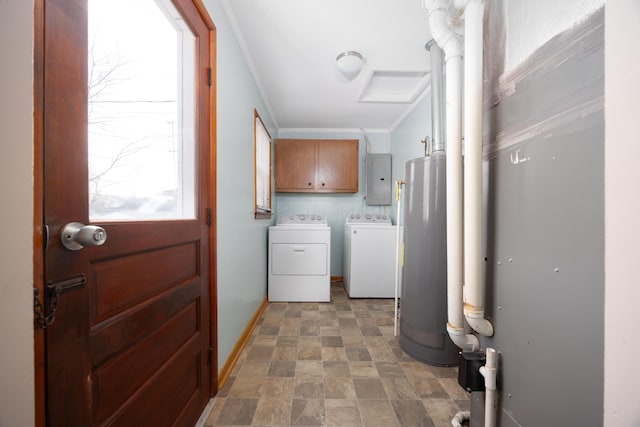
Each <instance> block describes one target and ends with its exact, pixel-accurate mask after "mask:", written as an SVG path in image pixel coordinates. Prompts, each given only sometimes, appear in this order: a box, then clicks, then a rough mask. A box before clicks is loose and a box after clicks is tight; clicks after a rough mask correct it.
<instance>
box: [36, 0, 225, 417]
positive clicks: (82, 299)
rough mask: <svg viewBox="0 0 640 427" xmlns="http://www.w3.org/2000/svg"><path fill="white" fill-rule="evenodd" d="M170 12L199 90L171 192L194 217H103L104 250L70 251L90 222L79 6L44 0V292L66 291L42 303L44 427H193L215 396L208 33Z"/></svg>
mask: <svg viewBox="0 0 640 427" xmlns="http://www.w3.org/2000/svg"><path fill="white" fill-rule="evenodd" d="M134 3H140V2H134ZM134 3H131V5H133V4H134ZM162 3H163V2H162V1H157V2H155V4H158V5H161V4H162ZM174 3H175V10H176V11H178V14H179V15H181V16H182V17H183V18H184V21H185V22H186V23H187V25H188V29H189V31H191V32H192V33H193V40H194V49H193V54H190V53H189V51H188V50H187V51H186V58H187V59H189V58H190V60H192V61H193V70H194V71H193V78H194V80H193V82H194V86H195V90H194V91H193V96H192V99H191V100H190V101H191V103H192V104H193V109H192V111H193V119H194V126H195V130H194V132H193V135H194V138H193V139H194V143H193V150H194V154H193V158H194V159H195V160H194V163H193V167H194V168H195V169H194V173H193V176H194V177H195V179H194V183H193V185H192V187H193V189H194V190H193V191H192V195H191V196H185V194H183V193H180V192H179V194H180V195H181V197H182V198H183V199H185V198H186V199H188V200H187V202H186V203H187V205H189V203H191V204H192V206H193V211H192V213H191V214H187V215H183V216H182V217H179V218H177V219H166V218H165V219H161V218H154V219H150V218H146V217H145V218H142V219H140V218H138V219H135V220H131V219H127V218H118V220H109V219H102V220H100V221H99V222H98V223H97V225H100V226H102V227H104V229H105V230H106V233H107V240H106V243H105V244H104V245H102V246H94V247H85V248H83V249H81V250H77V251H72V250H69V249H66V248H65V247H64V246H63V245H62V243H61V234H62V230H63V227H64V226H65V224H68V223H71V222H80V223H82V224H91V219H90V215H89V202H90V200H89V195H88V194H89V188H88V187H89V172H88V160H87V159H88V148H87V143H88V142H87V141H88V136H87V132H88V127H89V125H88V121H87V117H88V106H87V102H88V93H89V90H88V88H87V87H88V77H87V76H88V71H87V70H88V59H87V58H88V54H87V52H88V50H89V46H88V45H89V43H88V41H87V0H44V20H43V29H44V33H43V34H44V38H43V40H44V44H43V77H44V80H43V103H42V105H43V113H42V115H43V141H44V142H43V145H44V154H43V159H44V166H43V168H44V184H43V193H44V204H43V205H44V222H45V225H46V227H47V228H48V235H49V239H48V243H47V244H46V248H45V255H44V262H45V265H44V270H45V285H47V287H55V286H56V285H57V286H61V287H62V288H65V289H66V287H67V286H68V289H66V290H63V291H62V293H61V294H60V295H59V296H58V297H57V298H55V297H52V296H49V298H48V303H49V305H51V306H56V308H57V311H56V313H55V315H56V320H55V322H54V323H53V324H52V325H51V326H49V327H48V328H47V329H46V337H45V340H46V344H45V347H46V421H47V425H48V426H51V427H57V426H64V427H71V426H83V427H85V426H93V425H100V426H106V425H114V426H116V425H117V426H154V427H155V426H174V425H177V426H193V425H194V423H195V422H196V420H197V419H198V417H199V415H200V413H201V412H202V410H203V408H204V406H205V405H206V403H207V402H208V400H209V397H210V394H211V388H210V387H211V378H212V371H213V372H215V369H213V370H212V363H211V353H212V350H214V347H215V342H213V343H212V340H211V334H210V325H211V322H212V320H211V312H212V309H215V306H213V307H212V306H211V304H210V301H211V295H210V290H211V289H214V287H213V286H212V285H211V283H210V282H211V281H212V280H213V278H212V275H211V274H210V253H211V252H212V251H213V248H211V247H210V244H209V241H210V239H211V241H214V240H215V239H213V238H212V236H211V234H210V233H213V229H212V228H210V224H211V209H212V208H213V206H211V204H210V200H212V198H211V191H212V190H211V186H210V177H211V174H210V170H209V166H208V165H209V162H210V156H211V153H210V139H211V135H212V134H211V125H210V124H209V123H210V114H211V104H210V103H211V93H212V89H211V88H210V86H209V83H208V80H209V78H210V75H211V64H210V50H211V46H210V36H211V31H212V24H211V22H210V21H209V20H205V19H203V16H202V15H201V12H202V10H201V7H199V6H197V5H198V4H199V2H195V1H192V0H176V1H175V2H174ZM151 4H154V2H151ZM165 6H166V4H165ZM114 7H115V5H114ZM165 9H166V8H165ZM119 13H120V14H122V16H125V15H126V14H128V13H129V11H128V10H127V9H126V8H125V9H123V10H119ZM163 13H165V14H166V13H167V10H163ZM113 25H115V26H116V28H117V22H114V23H113ZM172 25H173V24H172ZM139 31H140V32H141V33H142V32H144V31H145V21H144V20H143V21H141V22H140V28H139ZM183 53H185V52H183ZM148 78H152V76H148ZM110 102H111V101H110ZM114 102H115V101H114ZM136 102H139V101H136ZM150 102H151V101H149V103H150ZM116 105H117V104H116ZM147 141H150V140H147ZM149 144H151V142H149ZM147 148H148V147H147V146H141V147H140V151H138V152H137V155H141V154H144V150H145V149H147ZM153 161H155V160H150V161H149V162H153ZM118 166H119V165H118ZM140 173H142V172H140ZM167 173H170V172H169V171H168V170H167ZM127 179H133V177H131V178H127ZM123 184H125V185H126V181H125V182H123ZM165 196H166V194H165ZM167 197H168V196H167ZM138 210H140V209H139V208H138ZM94 222H95V221H94ZM54 299H55V301H53V300H54ZM214 341H215V340H214Z"/></svg>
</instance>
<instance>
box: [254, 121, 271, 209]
mask: <svg viewBox="0 0 640 427" xmlns="http://www.w3.org/2000/svg"><path fill="white" fill-rule="evenodd" d="M254 117H255V120H254V122H255V124H254V144H255V196H256V197H255V215H256V218H270V217H271V137H270V136H269V132H267V129H266V128H265V127H264V123H263V122H262V119H260V115H259V114H258V112H257V111H255V110H254Z"/></svg>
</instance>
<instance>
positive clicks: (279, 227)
mask: <svg viewBox="0 0 640 427" xmlns="http://www.w3.org/2000/svg"><path fill="white" fill-rule="evenodd" d="M268 263H269V289H268V298H269V301H287V302H308V301H313V302H329V301H330V286H331V274H330V266H331V229H330V227H329V226H328V225H327V219H326V218H325V217H324V216H321V215H306V214H305V215H283V216H280V217H279V218H278V221H277V222H276V225H275V226H271V227H269V261H268Z"/></svg>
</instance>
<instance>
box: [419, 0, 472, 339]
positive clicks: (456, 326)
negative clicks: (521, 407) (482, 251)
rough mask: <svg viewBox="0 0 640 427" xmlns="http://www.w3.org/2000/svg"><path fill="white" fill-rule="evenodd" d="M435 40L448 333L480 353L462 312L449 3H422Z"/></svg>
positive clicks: (455, 81) (457, 79)
mask: <svg viewBox="0 0 640 427" xmlns="http://www.w3.org/2000/svg"><path fill="white" fill-rule="evenodd" d="M423 7H424V8H425V9H427V11H428V12H429V27H430V28H431V34H432V35H433V38H434V40H435V41H436V43H438V46H440V48H441V49H442V50H443V51H444V53H445V68H446V82H445V84H446V90H445V91H446V107H445V114H446V140H447V150H446V153H447V160H446V167H447V173H446V181H447V191H446V192H447V317H448V321H447V332H448V333H449V337H450V338H451V341H453V343H454V344H455V345H457V346H458V347H460V348H461V349H462V350H463V351H477V350H478V349H479V348H480V343H479V341H478V338H477V337H476V336H475V335H472V334H466V333H465V330H464V314H463V309H462V283H463V281H462V88H461V86H462V50H463V49H462V44H461V42H460V39H459V37H458V35H457V34H456V33H455V31H453V29H452V28H451V27H450V26H449V24H448V16H449V11H448V10H449V4H448V2H447V1H446V0H423Z"/></svg>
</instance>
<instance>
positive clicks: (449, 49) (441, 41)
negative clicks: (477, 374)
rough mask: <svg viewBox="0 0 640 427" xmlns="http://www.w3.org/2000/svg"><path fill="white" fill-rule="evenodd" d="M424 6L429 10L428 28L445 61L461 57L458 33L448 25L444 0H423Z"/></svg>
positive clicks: (446, 6)
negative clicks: (442, 52)
mask: <svg viewBox="0 0 640 427" xmlns="http://www.w3.org/2000/svg"><path fill="white" fill-rule="evenodd" d="M423 5H424V7H425V8H426V9H427V10H428V11H429V28H430V29H431V34H432V35H433V38H434V40H435V41H436V42H437V43H438V46H440V48H441V49H442V50H443V51H444V54H445V61H446V60H448V59H449V58H452V57H455V56H459V57H462V54H463V47H462V43H461V42H460V39H459V38H458V35H457V34H456V33H455V31H453V30H452V29H451V27H450V26H449V22H448V19H449V10H448V4H447V2H446V1H439V0H431V1H427V0H425V1H424V3H423Z"/></svg>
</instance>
